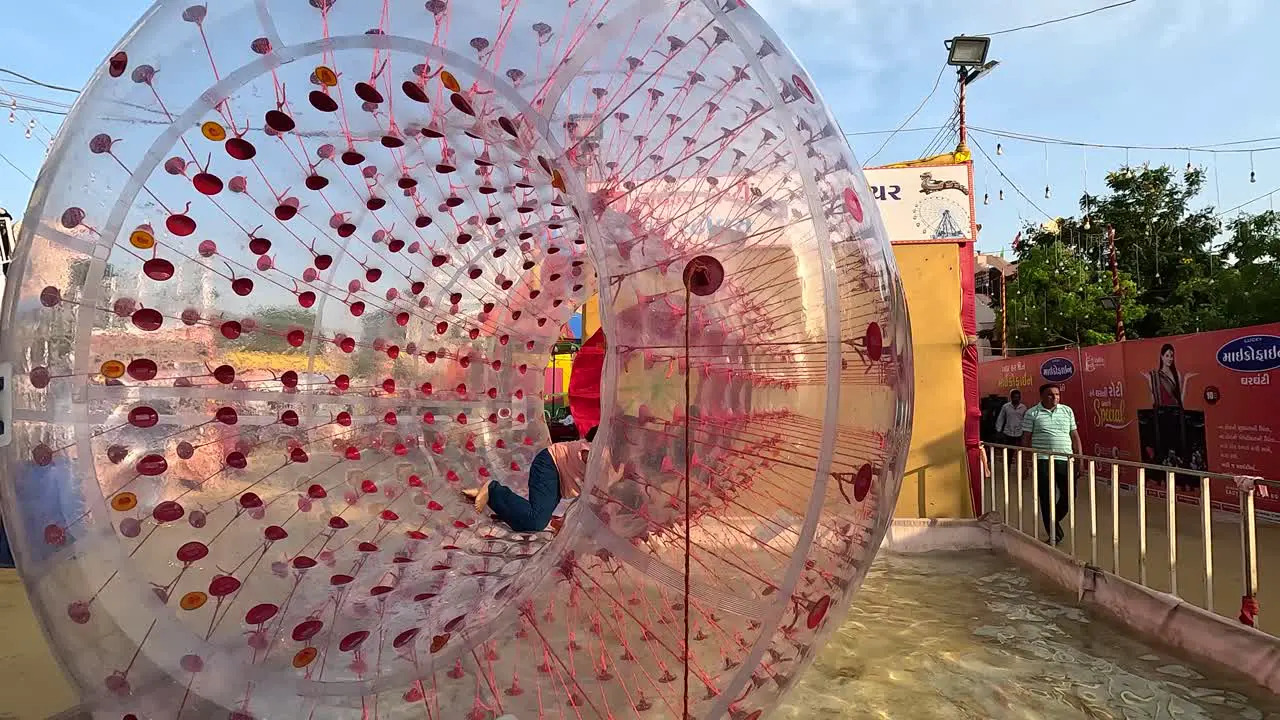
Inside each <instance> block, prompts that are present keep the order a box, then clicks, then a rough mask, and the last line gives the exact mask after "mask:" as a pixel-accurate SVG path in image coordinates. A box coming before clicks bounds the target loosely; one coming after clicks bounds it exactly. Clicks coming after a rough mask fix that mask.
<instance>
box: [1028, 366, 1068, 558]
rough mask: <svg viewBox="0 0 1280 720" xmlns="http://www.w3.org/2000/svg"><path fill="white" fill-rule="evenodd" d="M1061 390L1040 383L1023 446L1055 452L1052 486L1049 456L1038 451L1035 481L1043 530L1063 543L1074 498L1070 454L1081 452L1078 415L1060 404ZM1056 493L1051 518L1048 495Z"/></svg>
mask: <svg viewBox="0 0 1280 720" xmlns="http://www.w3.org/2000/svg"><path fill="white" fill-rule="evenodd" d="M1061 399H1062V389H1061V388H1060V387H1058V386H1057V385H1054V384H1053V383H1047V384H1045V385H1041V386H1040V403H1039V404H1038V405H1035V406H1034V407H1031V408H1029V409H1028V410H1027V411H1026V413H1025V414H1024V415H1023V417H1022V445H1023V446H1024V447H1029V448H1032V449H1033V450H1038V451H1041V452H1043V453H1052V454H1053V456H1052V457H1053V486H1052V487H1050V485H1049V460H1050V457H1051V456H1050V455H1048V454H1041V453H1040V452H1037V453H1036V480H1037V485H1038V488H1039V493H1040V517H1041V518H1043V519H1044V530H1045V532H1046V533H1047V534H1048V535H1049V537H1050V538H1051V540H1050V542H1052V543H1053V544H1054V545H1057V544H1058V543H1060V542H1062V538H1063V537H1064V536H1065V533H1063V531H1062V519H1063V518H1065V517H1066V516H1067V512H1068V509H1069V507H1070V505H1069V504H1070V502H1071V501H1072V497H1071V493H1070V487H1071V478H1070V477H1069V475H1070V472H1071V470H1070V466H1069V465H1068V463H1067V457H1066V456H1067V455H1070V454H1072V453H1074V454H1076V455H1079V454H1080V433H1079V432H1078V431H1077V430H1076V416H1075V413H1074V412H1072V411H1071V408H1069V407H1067V406H1066V405H1063V404H1062V403H1061ZM1050 493H1053V495H1052V497H1053V499H1054V500H1053V506H1054V511H1055V512H1054V513H1053V515H1054V517H1052V518H1050V517H1049V514H1050V513H1049V498H1050V497H1051V496H1050Z"/></svg>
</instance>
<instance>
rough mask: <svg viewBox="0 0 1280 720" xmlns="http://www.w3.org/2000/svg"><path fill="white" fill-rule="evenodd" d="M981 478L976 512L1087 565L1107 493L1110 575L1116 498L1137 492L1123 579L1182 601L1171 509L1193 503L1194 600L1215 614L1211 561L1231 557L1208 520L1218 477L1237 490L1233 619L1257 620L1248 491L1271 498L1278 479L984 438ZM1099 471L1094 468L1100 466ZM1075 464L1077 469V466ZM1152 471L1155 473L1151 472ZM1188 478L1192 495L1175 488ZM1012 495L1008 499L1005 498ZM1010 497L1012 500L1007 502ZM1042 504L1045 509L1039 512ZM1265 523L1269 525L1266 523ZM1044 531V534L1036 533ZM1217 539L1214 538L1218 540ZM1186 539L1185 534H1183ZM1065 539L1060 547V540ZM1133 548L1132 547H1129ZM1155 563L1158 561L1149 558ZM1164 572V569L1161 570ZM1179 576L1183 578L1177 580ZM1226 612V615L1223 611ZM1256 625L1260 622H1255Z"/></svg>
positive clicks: (1115, 548)
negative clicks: (1130, 571)
mask: <svg viewBox="0 0 1280 720" xmlns="http://www.w3.org/2000/svg"><path fill="white" fill-rule="evenodd" d="M982 452H983V466H984V467H983V482H982V496H981V502H982V512H981V513H980V514H984V513H985V514H987V515H988V516H989V515H990V513H991V512H995V513H996V515H998V516H999V517H1000V519H1001V521H1002V522H1003V523H1004V525H1005V526H1006V527H1009V528H1010V529H1015V530H1017V531H1018V532H1020V533H1022V534H1024V535H1029V536H1030V537H1032V538H1034V539H1036V540H1042V539H1043V540H1044V541H1045V542H1052V544H1054V545H1057V546H1059V549H1063V550H1064V551H1065V552H1067V553H1068V554H1070V555H1072V556H1073V557H1077V558H1079V559H1080V560H1083V561H1086V562H1087V563H1088V564H1089V565H1090V566H1092V567H1094V568H1098V569H1103V568H1102V567H1101V565H1099V560H1098V555H1099V545H1100V542H1099V539H1100V537H1103V539H1104V540H1105V539H1106V538H1105V536H1100V535H1099V527H1098V525H1099V522H1098V521H1099V497H1098V494H1099V492H1100V488H1101V491H1102V492H1104V493H1106V495H1107V496H1109V497H1106V498H1105V499H1104V500H1103V502H1104V503H1106V504H1107V505H1108V506H1109V507H1107V508H1106V509H1107V510H1109V515H1110V527H1109V528H1104V529H1103V531H1102V532H1104V533H1108V534H1109V535H1110V544H1111V557H1110V565H1111V567H1110V572H1112V573H1113V574H1115V575H1118V576H1121V577H1125V574H1124V573H1123V572H1122V564H1121V555H1122V553H1121V551H1122V546H1123V545H1124V543H1123V542H1122V533H1121V529H1122V527H1123V524H1122V518H1121V515H1122V513H1121V497H1122V495H1123V496H1124V497H1125V498H1126V500H1129V499H1131V497H1132V496H1136V505H1137V508H1136V512H1137V528H1129V529H1128V532H1133V531H1134V530H1136V534H1137V577H1136V578H1134V577H1130V578H1128V579H1130V580H1136V581H1137V582H1138V583H1140V584H1141V585H1143V586H1145V587H1149V588H1152V589H1155V590H1161V591H1167V592H1169V593H1170V594H1172V595H1174V596H1176V597H1178V598H1180V599H1182V600H1184V601H1187V602H1192V601H1191V600H1188V599H1187V598H1186V597H1184V596H1183V594H1181V593H1180V592H1179V577H1178V549H1179V548H1178V530H1177V518H1178V507H1179V506H1180V505H1181V506H1182V507H1184V509H1185V508H1187V507H1188V506H1192V507H1195V506H1198V508H1199V513H1198V514H1199V525H1200V532H1199V535H1200V537H1199V541H1200V545H1201V547H1202V549H1203V562H1202V563H1201V564H1200V568H1199V571H1200V572H1199V574H1200V575H1201V580H1202V582H1203V586H1202V587H1203V590H1204V602H1203V603H1194V604H1197V605H1199V606H1201V607H1203V608H1204V609H1205V610H1208V611H1210V612H1217V611H1216V610H1215V609H1214V559H1215V557H1217V558H1219V559H1220V560H1223V561H1227V562H1230V559H1228V558H1225V557H1224V556H1225V555H1227V554H1234V551H1233V550H1231V551H1229V552H1228V551H1226V550H1224V549H1223V546H1217V547H1215V545H1214V540H1215V537H1214V528H1213V525H1214V522H1215V521H1221V513H1219V514H1218V515H1217V516H1215V513H1214V506H1215V503H1214V502H1213V500H1212V497H1211V492H1210V490H1211V483H1213V482H1215V481H1216V482H1225V483H1230V484H1231V486H1233V487H1235V488H1236V490H1237V491H1238V497H1239V506H1238V508H1232V510H1233V511H1235V513H1236V515H1235V517H1236V520H1237V522H1238V525H1239V529H1240V557H1239V560H1240V563H1241V565H1240V574H1241V578H1242V591H1243V595H1242V597H1241V607H1240V615H1239V616H1238V617H1237V619H1238V620H1239V621H1240V622H1242V623H1245V624H1248V625H1252V626H1254V627H1259V624H1258V594H1259V585H1258V521H1259V518H1258V511H1257V508H1256V506H1255V496H1257V495H1262V496H1264V497H1265V496H1270V495H1272V494H1280V483H1275V482H1272V481H1267V480H1263V479H1262V478H1258V477H1251V476H1241V475H1224V474H1221V473H1211V472H1205V471H1201V470H1190V469H1187V468H1174V467H1167V466H1162V465H1149V464H1145V463H1138V462H1129V461H1125V460H1118V459H1113V458H1102V457H1094V456H1089V455H1075V454H1062V453H1053V452H1046V451H1041V450H1032V449H1030V448H1023V447H1017V446H1011V445H998V444H993V443H983V444H982ZM1064 466H1065V469H1066V476H1067V477H1066V478H1065V481H1066V483H1065V487H1063V488H1062V489H1063V490H1064V491H1065V492H1064V495H1065V497H1064V500H1065V501H1066V504H1067V508H1066V515H1065V517H1064V518H1062V520H1066V523H1067V526H1066V528H1065V529H1063V531H1062V533H1063V537H1062V538H1061V539H1059V540H1058V541H1057V542H1053V541H1052V539H1051V534H1052V535H1054V536H1056V535H1057V533H1056V532H1053V533H1051V531H1050V529H1049V528H1050V527H1053V528H1054V529H1055V530H1056V529H1057V527H1060V525H1061V521H1062V520H1059V519H1058V514H1059V513H1058V497H1057V496H1058V494H1059V492H1058V490H1059V487H1060V486H1059V482H1060V480H1061V478H1060V477H1059V473H1060V472H1061V470H1062V469H1063V467H1064ZM1100 468H1101V469H1102V472H1101V473H1100V472H1099V469H1100ZM1122 468H1124V469H1125V474H1126V476H1127V478H1126V480H1127V481H1128V484H1129V485H1131V489H1129V490H1126V491H1123V493H1122V489H1121V486H1122V484H1126V483H1125V481H1122V480H1121V471H1122ZM1077 470H1080V472H1077ZM1042 473H1047V475H1048V477H1047V478H1045V480H1046V482H1043V483H1042V482H1041V474H1042ZM1153 475H1154V478H1153V477H1152V476H1153ZM1179 476H1182V477H1183V478H1184V481H1183V482H1184V484H1185V482H1186V481H1185V478H1193V479H1194V480H1195V482H1196V483H1197V485H1198V493H1196V494H1192V493H1185V492H1184V493H1183V494H1182V495H1181V496H1180V495H1179V493H1178V487H1177V485H1178V477H1179ZM1027 480H1030V483H1029V485H1030V488H1029V494H1030V496H1031V503H1032V504H1031V508H1030V510H1031V518H1032V520H1031V528H1030V531H1029V532H1028V530H1027V529H1026V528H1025V526H1024V524H1025V518H1026V512H1025V509H1026V508H1025V503H1024V500H1025V499H1026V495H1027V494H1028V492H1027V484H1028V483H1027V482H1026V481H1027ZM1151 480H1154V481H1155V482H1157V483H1162V484H1163V498H1161V497H1159V495H1158V494H1156V495H1152V494H1150V493H1149V490H1156V491H1157V492H1158V491H1159V490H1160V488H1159V487H1158V486H1154V485H1149V482H1150V481H1151ZM1080 483H1082V484H1084V485H1086V487H1087V496H1086V498H1084V500H1085V503H1084V506H1083V508H1082V510H1083V512H1085V513H1087V516H1088V517H1087V519H1086V520H1087V528H1088V533H1089V534H1088V542H1089V545H1088V556H1087V557H1083V556H1082V555H1081V554H1079V553H1078V549H1079V548H1078V547H1077V545H1078V537H1079V535H1080V532H1079V531H1080V528H1079V527H1078V522H1079V517H1078V515H1079V513H1078V511H1077V504H1078V502H1077V501H1078V498H1077V492H1078V490H1079V488H1078V487H1077V485H1078V484H1080ZM1046 491H1047V495H1048V498H1047V500H1048V502H1047V506H1045V505H1042V504H1041V502H1040V500H1041V498H1040V494H1041V493H1042V492H1046ZM1011 494H1012V497H1011ZM1161 499H1163V501H1164V505H1165V509H1164V510H1165V512H1164V515H1165V519H1166V523H1167V526H1166V528H1165V529H1166V531H1167V534H1168V542H1167V543H1165V547H1164V548H1160V551H1158V552H1162V551H1167V557H1165V558H1164V561H1166V562H1167V569H1168V578H1167V580H1168V582H1167V587H1155V586H1154V585H1153V584H1152V582H1151V581H1150V578H1149V577H1148V576H1149V571H1150V570H1152V569H1153V567H1154V566H1153V565H1152V563H1153V558H1152V556H1151V554H1150V551H1151V550H1152V548H1151V547H1150V546H1149V543H1148V534H1149V532H1150V531H1151V530H1152V529H1153V528H1152V527H1151V523H1150V522H1149V521H1150V520H1151V518H1150V517H1149V516H1148V504H1149V503H1150V502H1151V501H1153V500H1154V501H1155V502H1160V500H1161ZM1011 503H1012V505H1011ZM1217 506H1218V507H1219V508H1222V507H1223V504H1222V503H1217ZM1011 509H1012V510H1013V511H1014V512H1016V517H1011V515H1010V512H1011ZM1046 510H1047V513H1046V512H1045V511H1046ZM1046 517H1049V518H1054V519H1055V522H1053V523H1048V522H1045V518H1046ZM1268 529H1270V528H1268ZM1041 530H1044V535H1043V536H1042V535H1041ZM1219 539H1220V538H1219ZM1184 541H1185V540H1184ZM1064 543H1065V546H1066V547H1065V549H1064V548H1062V547H1061V546H1062V544H1064ZM1129 553H1130V554H1131V553H1132V549H1131V548H1130V549H1129ZM1155 562H1159V560H1156V561H1155ZM1160 569H1161V570H1163V568H1160ZM1184 579H1185V578H1184ZM1222 614H1225V613H1222ZM1259 629H1260V628H1259Z"/></svg>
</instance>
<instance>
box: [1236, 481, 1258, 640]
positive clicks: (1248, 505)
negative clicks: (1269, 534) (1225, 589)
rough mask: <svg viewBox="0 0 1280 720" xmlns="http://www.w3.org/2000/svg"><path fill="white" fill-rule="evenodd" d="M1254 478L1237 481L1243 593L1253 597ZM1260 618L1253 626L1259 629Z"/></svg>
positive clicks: (1255, 589) (1255, 579)
mask: <svg viewBox="0 0 1280 720" xmlns="http://www.w3.org/2000/svg"><path fill="white" fill-rule="evenodd" d="M1255 482H1256V481H1255V479H1254V478H1244V479H1243V482H1241V481H1239V480H1238V481H1237V486H1238V487H1239V488H1240V522H1241V525H1240V528H1241V535H1242V537H1241V540H1242V541H1243V542H1244V562H1245V566H1244V568H1243V570H1244V576H1245V595H1247V596H1249V597H1254V596H1256V595H1257V592H1258V526H1257V524H1256V522H1255V520H1256V518H1255V516H1254V506H1253V489H1254V487H1255ZM1261 623H1262V619H1261V618H1260V617H1259V618H1255V619H1254V627H1255V628H1257V629H1259V630H1261V629H1262V627H1261Z"/></svg>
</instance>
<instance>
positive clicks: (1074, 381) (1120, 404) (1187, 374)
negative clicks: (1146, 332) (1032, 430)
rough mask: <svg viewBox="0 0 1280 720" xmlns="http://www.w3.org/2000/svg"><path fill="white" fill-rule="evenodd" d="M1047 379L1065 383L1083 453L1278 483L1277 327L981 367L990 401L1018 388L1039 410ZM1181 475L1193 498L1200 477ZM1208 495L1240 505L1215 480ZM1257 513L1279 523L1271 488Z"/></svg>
mask: <svg viewBox="0 0 1280 720" xmlns="http://www.w3.org/2000/svg"><path fill="white" fill-rule="evenodd" d="M1047 382H1053V383H1058V384H1060V385H1061V386H1062V401H1063V402H1064V403H1065V404H1067V405H1069V406H1070V407H1071V408H1072V410H1074V411H1075V415H1076V422H1077V424H1078V426H1079V428H1080V439H1081V440H1082V442H1083V444H1084V451H1085V454H1086V455H1095V456H1099V457H1110V458H1117V459H1120V460H1128V461H1131V462H1142V463H1148V464H1152V465H1166V466H1171V467H1181V468H1189V469H1195V470H1207V471H1209V472H1216V473H1223V474H1228V475H1254V476H1260V477H1263V478H1266V479H1268V480H1280V421H1278V420H1277V419H1276V413H1275V408H1276V407H1277V406H1278V405H1280V323H1277V324H1271V325H1260V326H1254V327H1248V328H1239V329H1236V330H1219V331H1216V332H1208V333H1198V334H1195V335H1179V336H1174V337H1166V338H1154V339H1150V340H1130V341H1128V342H1124V343H1113V344H1110V345H1099V346H1096V347H1090V348H1080V349H1070V350H1060V351H1055V352H1051V353H1040V354H1038V355H1025V356H1022V357H1017V358H996V359H993V360H991V361H988V362H985V363H982V364H981V365H979V366H978V383H979V386H980V389H981V394H982V395H983V396H984V397H985V396H989V395H1000V396H1007V395H1008V394H1009V392H1010V391H1011V390H1014V389H1019V390H1021V391H1022V395H1023V399H1024V402H1026V403H1027V404H1028V405H1033V404H1035V403H1036V402H1038V400H1037V398H1038V394H1039V387H1040V385H1042V384H1044V383H1047ZM1100 471H1101V472H1110V468H1106V469H1105V470H1103V469H1101V468H1100ZM1121 479H1122V482H1125V483H1132V482H1133V473H1132V472H1122V474H1121ZM1178 479H1179V481H1180V482H1182V483H1183V485H1184V488H1183V491H1180V492H1179V495H1182V496H1185V497H1186V499H1187V500H1188V501H1194V500H1195V498H1196V496H1197V495H1196V492H1197V491H1196V490H1195V487H1196V485H1195V483H1196V481H1195V480H1194V478H1193V477H1192V476H1189V475H1188V476H1180V477H1179V478H1178ZM1148 484H1149V487H1148V491H1149V492H1150V493H1151V494H1153V495H1159V496H1163V494H1164V488H1165V478H1164V477H1149V478H1148ZM1210 489H1211V493H1210V495H1211V500H1212V502H1213V504H1214V505H1215V506H1216V507H1219V508H1220V509H1224V510H1232V511H1235V510H1238V509H1239V497H1238V495H1237V491H1236V488H1235V485H1234V484H1233V483H1230V482H1226V481H1221V482H1220V481H1213V483H1212V484H1211V488H1210ZM1257 508H1258V510H1259V511H1260V512H1259V514H1260V515H1264V516H1266V517H1268V518H1271V519H1277V520H1280V497H1277V496H1276V494H1275V492H1274V489H1273V488H1272V489H1269V491H1268V493H1267V494H1266V495H1263V494H1262V493H1259V497H1258V498H1257Z"/></svg>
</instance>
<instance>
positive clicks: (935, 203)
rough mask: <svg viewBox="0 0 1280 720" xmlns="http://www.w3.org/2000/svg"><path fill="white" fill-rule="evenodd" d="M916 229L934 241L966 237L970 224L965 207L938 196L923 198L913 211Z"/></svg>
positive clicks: (912, 217) (912, 216)
mask: <svg viewBox="0 0 1280 720" xmlns="http://www.w3.org/2000/svg"><path fill="white" fill-rule="evenodd" d="M911 219H912V220H913V221H914V222H915V224H916V228H917V229H919V230H920V231H921V232H924V233H926V237H928V238H930V239H933V240H941V239H944V238H960V237H965V227H966V226H967V225H968V224H969V220H968V215H967V214H966V211H965V207H964V206H963V205H961V204H960V203H958V202H956V201H954V200H951V199H949V198H945V197H938V196H936V195H933V196H926V197H924V198H921V199H920V200H919V201H918V202H917V203H916V204H915V207H914V208H912V210H911Z"/></svg>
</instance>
